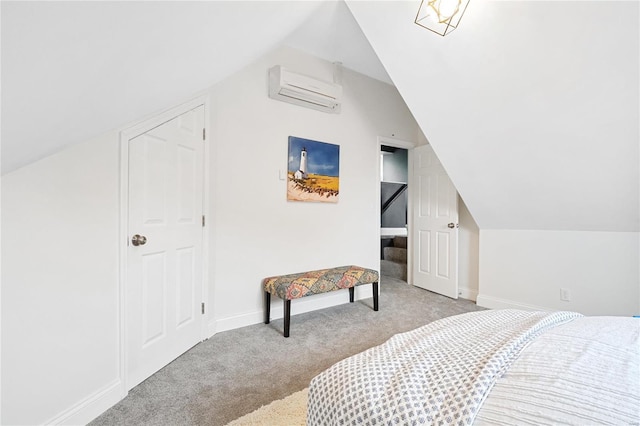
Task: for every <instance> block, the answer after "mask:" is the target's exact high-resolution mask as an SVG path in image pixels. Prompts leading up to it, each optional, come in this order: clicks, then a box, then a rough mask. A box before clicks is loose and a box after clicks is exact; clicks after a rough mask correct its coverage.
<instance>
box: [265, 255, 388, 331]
mask: <svg viewBox="0 0 640 426" xmlns="http://www.w3.org/2000/svg"><path fill="white" fill-rule="evenodd" d="M378 279H379V278H378V271H374V270H373V269H366V268H362V267H360V266H353V265H350V266H340V267H338V268H330V269H320V270H318V271H310V272H301V273H298V274H289V275H280V276H276V277H269V278H265V279H264V280H263V285H264V323H265V324H269V321H270V314H271V295H272V294H273V295H274V296H278V297H279V298H280V299H282V300H283V301H284V337H289V324H290V319H291V300H292V299H299V298H301V297H306V296H312V295H314V294H320V293H327V292H329V291H334V290H341V289H345V288H348V289H349V302H352V303H353V296H354V288H355V286H357V285H361V284H373V310H374V311H377V310H378Z"/></svg>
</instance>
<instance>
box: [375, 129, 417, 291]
mask: <svg viewBox="0 0 640 426" xmlns="http://www.w3.org/2000/svg"><path fill="white" fill-rule="evenodd" d="M382 145H387V146H393V147H395V148H402V149H406V150H407V157H408V158H407V162H408V164H407V168H408V172H409V174H408V176H407V184H408V186H409V187H408V188H407V211H408V213H409V214H408V215H407V216H408V217H407V226H408V229H411V226H412V223H413V218H412V215H411V207H412V206H413V195H414V192H413V191H414V189H413V187H414V185H413V183H412V182H411V170H412V167H413V148H415V147H416V146H418V144H417V143H415V142H411V141H407V140H403V139H396V138H392V137H388V136H378V156H377V164H378V166H377V169H378V179H377V182H376V200H377V201H376V209H377V217H378V219H380V213H381V211H380V182H381V181H382V169H381V167H380V156H381V155H382ZM377 233H378V241H379V240H380V225H378V230H377ZM409 238H410V232H407V250H408V255H407V283H408V284H411V285H413V273H412V271H411V267H412V265H413V250H410V249H409V247H410V240H409ZM378 251H380V243H378Z"/></svg>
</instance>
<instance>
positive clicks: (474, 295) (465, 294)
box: [458, 287, 478, 302]
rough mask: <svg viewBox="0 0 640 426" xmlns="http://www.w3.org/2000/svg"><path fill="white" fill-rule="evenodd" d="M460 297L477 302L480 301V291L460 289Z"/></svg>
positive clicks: (466, 288)
mask: <svg viewBox="0 0 640 426" xmlns="http://www.w3.org/2000/svg"><path fill="white" fill-rule="evenodd" d="M458 297H460V298H462V299H467V300H473V301H474V302H475V301H476V300H477V299H478V290H472V289H470V288H468V287H458Z"/></svg>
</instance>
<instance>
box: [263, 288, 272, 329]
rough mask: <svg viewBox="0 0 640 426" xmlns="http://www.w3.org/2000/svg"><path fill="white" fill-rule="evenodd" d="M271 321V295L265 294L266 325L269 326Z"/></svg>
mask: <svg viewBox="0 0 640 426" xmlns="http://www.w3.org/2000/svg"><path fill="white" fill-rule="evenodd" d="M270 320H271V293H269V292H268V291H265V292H264V323H265V324H269V321H270Z"/></svg>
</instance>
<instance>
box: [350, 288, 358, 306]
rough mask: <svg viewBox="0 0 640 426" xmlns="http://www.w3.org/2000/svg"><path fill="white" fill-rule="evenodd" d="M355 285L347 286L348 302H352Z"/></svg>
mask: <svg viewBox="0 0 640 426" xmlns="http://www.w3.org/2000/svg"><path fill="white" fill-rule="evenodd" d="M355 290H356V288H355V287H349V303H353V295H354V294H355Z"/></svg>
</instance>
